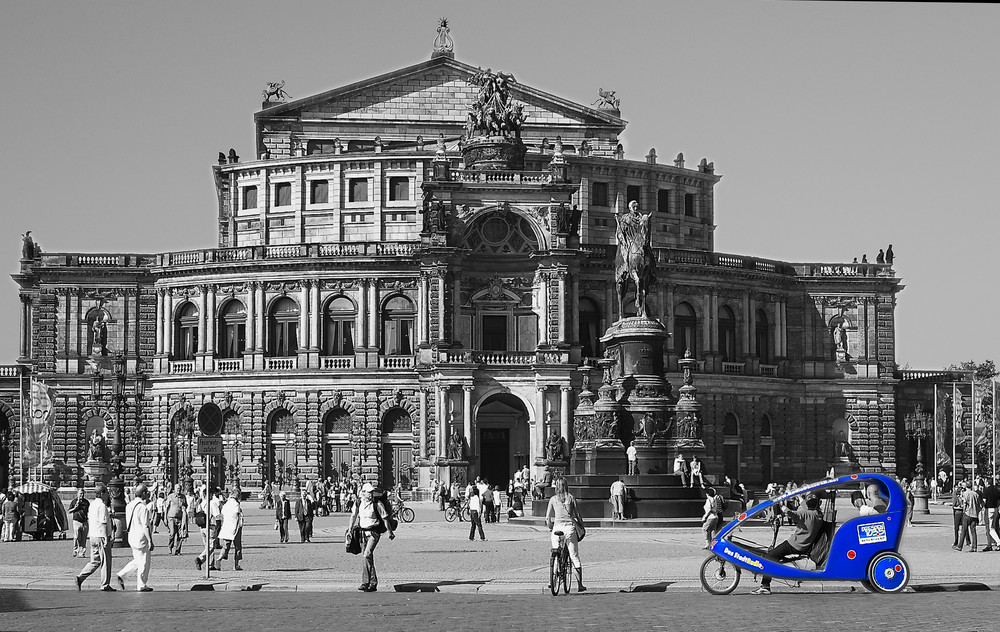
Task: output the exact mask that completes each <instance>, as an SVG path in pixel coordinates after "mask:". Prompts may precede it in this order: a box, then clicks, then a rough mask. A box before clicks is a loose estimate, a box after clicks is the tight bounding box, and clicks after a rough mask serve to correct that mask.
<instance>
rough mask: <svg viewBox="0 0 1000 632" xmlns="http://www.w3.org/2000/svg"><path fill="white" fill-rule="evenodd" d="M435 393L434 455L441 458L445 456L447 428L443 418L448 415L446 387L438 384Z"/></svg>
mask: <svg viewBox="0 0 1000 632" xmlns="http://www.w3.org/2000/svg"><path fill="white" fill-rule="evenodd" d="M435 393H436V394H435V398H434V399H435V406H436V407H437V410H436V411H435V416H436V417H437V424H436V426H435V428H434V455H435V456H436V457H437V458H438V459H443V458H445V457H446V456H447V454H446V451H445V449H444V446H445V443H446V442H447V439H446V437H447V436H448V435H447V432H448V429H447V428H445V418H446V417H447V416H448V403H447V402H446V401H445V398H446V397H448V387H447V386H444V385H438V387H437V390H436V392H435Z"/></svg>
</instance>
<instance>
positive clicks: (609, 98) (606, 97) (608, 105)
mask: <svg viewBox="0 0 1000 632" xmlns="http://www.w3.org/2000/svg"><path fill="white" fill-rule="evenodd" d="M620 104H621V99H619V98H618V97H616V96H615V91H614V90H605V89H604V88H598V89H597V100H596V101H594V102H593V103H591V105H596V106H597V107H598V108H601V109H606V110H617V109H618V107H619V105H620Z"/></svg>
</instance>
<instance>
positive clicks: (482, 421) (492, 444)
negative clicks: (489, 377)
mask: <svg viewBox="0 0 1000 632" xmlns="http://www.w3.org/2000/svg"><path fill="white" fill-rule="evenodd" d="M475 419H476V430H477V433H478V437H477V439H478V440H477V442H476V445H477V446H478V448H479V475H480V476H482V477H483V478H484V479H485V480H486V481H488V482H489V483H490V484H491V485H497V486H499V488H500V489H506V485H507V481H508V480H510V479H511V478H513V476H514V472H515V471H516V470H517V469H519V468H520V467H522V466H524V465H530V463H529V462H528V461H529V458H530V451H531V443H530V442H531V431H530V427H529V424H528V421H529V419H530V414H529V412H528V408H527V406H526V405H525V404H524V402H523V401H521V399H520V398H519V397H517V396H516V395H513V394H511V393H495V394H493V395H489V396H487V397H486V398H484V399H483V401H482V402H481V403H480V404H479V407H478V409H477V410H476V417H475Z"/></svg>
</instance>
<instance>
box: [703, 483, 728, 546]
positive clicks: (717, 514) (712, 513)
mask: <svg viewBox="0 0 1000 632" xmlns="http://www.w3.org/2000/svg"><path fill="white" fill-rule="evenodd" d="M722 511H723V509H722V496H719V495H718V494H716V493H715V488H714V487H709V488H707V489H706V490H705V512H704V514H702V516H701V529H702V531H704V532H705V546H703V547H701V548H703V549H707V548H709V547H710V546H712V538H714V537H715V534H716V533H717V532H718V530H719V525H720V524H722Z"/></svg>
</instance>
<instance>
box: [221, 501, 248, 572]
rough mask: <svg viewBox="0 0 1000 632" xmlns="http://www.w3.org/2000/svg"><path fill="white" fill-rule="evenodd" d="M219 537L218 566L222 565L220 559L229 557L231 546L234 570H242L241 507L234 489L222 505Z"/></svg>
mask: <svg viewBox="0 0 1000 632" xmlns="http://www.w3.org/2000/svg"><path fill="white" fill-rule="evenodd" d="M219 539H220V540H222V556H221V557H220V558H219V560H220V562H219V567H220V568H221V567H222V562H221V560H228V559H229V549H230V547H232V549H233V561H234V563H235V568H234V570H237V571H241V570H243V569H242V568H241V567H240V560H242V559H243V507H242V506H241V505H240V500H239V495H238V493H237V491H236V490H233V491H231V492H230V494H229V499H228V500H226V504H224V505H223V506H222V530H221V531H219Z"/></svg>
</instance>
